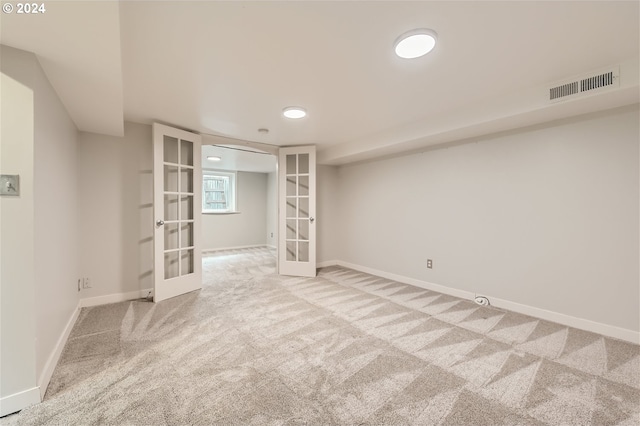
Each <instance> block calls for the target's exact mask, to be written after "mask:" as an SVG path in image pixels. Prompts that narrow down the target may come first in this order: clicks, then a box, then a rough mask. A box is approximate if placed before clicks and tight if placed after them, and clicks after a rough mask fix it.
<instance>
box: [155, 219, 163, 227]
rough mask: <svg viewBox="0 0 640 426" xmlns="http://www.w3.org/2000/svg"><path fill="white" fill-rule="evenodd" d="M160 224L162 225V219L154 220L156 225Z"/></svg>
mask: <svg viewBox="0 0 640 426" xmlns="http://www.w3.org/2000/svg"><path fill="white" fill-rule="evenodd" d="M162 225H164V220H162V219H159V220H157V221H156V226H162Z"/></svg>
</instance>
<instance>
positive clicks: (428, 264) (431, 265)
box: [427, 259, 433, 269]
mask: <svg viewBox="0 0 640 426" xmlns="http://www.w3.org/2000/svg"><path fill="white" fill-rule="evenodd" d="M427 268H429V269H433V260H431V259H427Z"/></svg>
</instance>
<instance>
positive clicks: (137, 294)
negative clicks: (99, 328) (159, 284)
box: [79, 288, 153, 308]
mask: <svg viewBox="0 0 640 426" xmlns="http://www.w3.org/2000/svg"><path fill="white" fill-rule="evenodd" d="M150 291H151V292H153V289H152V288H143V289H142V290H136V291H129V292H127V293H113V294H106V295H104V296H96V297H87V298H85V299H80V303H79V307H81V308H89V307H91V306H99V305H107V304H109V303H118V302H126V301H127V300H135V299H143V298H145V297H147V295H148V294H149V292H150Z"/></svg>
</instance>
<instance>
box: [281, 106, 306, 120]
mask: <svg viewBox="0 0 640 426" xmlns="http://www.w3.org/2000/svg"><path fill="white" fill-rule="evenodd" d="M282 114H283V115H284V116H285V117H287V118H303V117H305V116H306V115H307V111H305V109H304V108H301V107H296V106H290V107H286V108H285V109H283V110H282Z"/></svg>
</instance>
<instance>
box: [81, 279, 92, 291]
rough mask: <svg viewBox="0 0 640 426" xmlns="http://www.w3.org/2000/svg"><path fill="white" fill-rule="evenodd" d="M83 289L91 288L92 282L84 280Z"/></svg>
mask: <svg viewBox="0 0 640 426" xmlns="http://www.w3.org/2000/svg"><path fill="white" fill-rule="evenodd" d="M82 288H85V289H86V288H91V281H90V280H89V278H83V279H82Z"/></svg>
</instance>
